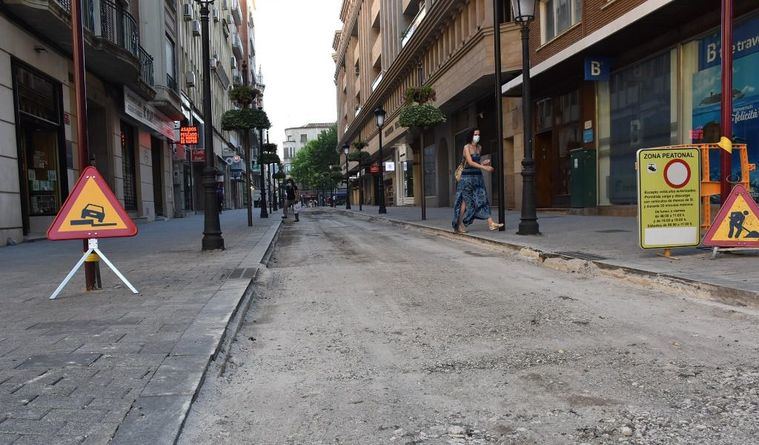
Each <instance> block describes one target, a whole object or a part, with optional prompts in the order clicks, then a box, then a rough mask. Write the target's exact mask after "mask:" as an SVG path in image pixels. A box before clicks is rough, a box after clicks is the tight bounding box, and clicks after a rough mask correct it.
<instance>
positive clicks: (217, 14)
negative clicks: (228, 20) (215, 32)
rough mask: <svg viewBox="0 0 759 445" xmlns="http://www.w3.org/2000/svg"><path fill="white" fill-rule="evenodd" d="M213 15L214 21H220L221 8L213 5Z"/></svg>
mask: <svg viewBox="0 0 759 445" xmlns="http://www.w3.org/2000/svg"><path fill="white" fill-rule="evenodd" d="M211 16H212V17H213V21H214V22H218V21H219V16H220V14H219V9H218V8H217V7H216V6H214V7H213V10H212V11H211Z"/></svg>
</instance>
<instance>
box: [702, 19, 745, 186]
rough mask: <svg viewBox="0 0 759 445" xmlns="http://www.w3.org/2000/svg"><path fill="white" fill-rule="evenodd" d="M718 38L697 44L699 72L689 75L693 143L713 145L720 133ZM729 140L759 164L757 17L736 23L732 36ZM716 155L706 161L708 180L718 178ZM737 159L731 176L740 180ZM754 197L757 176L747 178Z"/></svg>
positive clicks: (719, 44) (713, 36)
mask: <svg viewBox="0 0 759 445" xmlns="http://www.w3.org/2000/svg"><path fill="white" fill-rule="evenodd" d="M720 48H721V43H720V35H719V33H716V32H715V33H714V34H712V35H710V36H708V37H706V38H704V39H702V40H701V41H700V42H699V60H698V66H699V71H698V72H696V73H695V74H694V75H693V91H692V94H693V100H692V103H693V110H692V113H693V114H692V116H693V128H692V131H691V139H692V142H693V143H705V142H714V141H718V140H719V139H720V136H723V133H722V131H721V128H720V125H721V106H722V104H721V102H722V87H721V84H722V67H721V62H722V58H721V56H720ZM733 52H734V58H735V60H734V62H733V65H734V67H733V73H734V74H733V140H736V139H738V140H741V141H742V142H745V143H746V144H747V146H748V157H749V162H750V163H756V162H759V77H757V70H756V67H757V66H759V17H757V18H753V19H751V20H746V21H743V22H739V23H736V26H735V30H734V33H733ZM718 156H719V155H718V154H716V153H715V154H714V157H713V158H712V159H711V161H710V163H709V164H710V166H711V171H710V172H709V175H710V177H712V178H719V175H720V163H719V160H718ZM740 168H741V167H740V162H739V159H738V156H733V176H735V177H740V176H741V172H740ZM749 192H752V193H753V195H754V196H757V195H759V176H758V175H751V188H750V190H749Z"/></svg>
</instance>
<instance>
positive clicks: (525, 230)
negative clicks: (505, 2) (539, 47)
mask: <svg viewBox="0 0 759 445" xmlns="http://www.w3.org/2000/svg"><path fill="white" fill-rule="evenodd" d="M535 3H536V0H511V8H512V10H513V13H514V21H515V22H517V23H519V24H520V25H521V27H522V30H521V31H522V122H523V125H524V131H523V133H524V159H522V211H521V215H520V221H519V230H518V231H517V234H519V235H539V234H540V226H539V225H538V215H537V210H536V202H535V159H534V158H533V147H532V144H533V140H532V139H533V135H532V133H533V131H532V127H533V124H532V98H531V97H530V22H532V21H533V20H534V19H535Z"/></svg>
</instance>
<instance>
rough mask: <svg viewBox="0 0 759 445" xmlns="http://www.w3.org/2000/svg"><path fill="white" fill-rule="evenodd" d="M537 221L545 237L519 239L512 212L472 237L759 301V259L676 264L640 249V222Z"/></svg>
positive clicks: (442, 221) (414, 216)
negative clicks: (498, 227)
mask: <svg viewBox="0 0 759 445" xmlns="http://www.w3.org/2000/svg"><path fill="white" fill-rule="evenodd" d="M343 211H345V210H343ZM352 211H353V212H354V213H355V214H358V213H363V214H364V215H365V216H371V217H379V216H383V215H378V213H377V207H373V206H364V210H363V212H359V211H358V206H354V207H353V209H352ZM452 215H453V211H452V209H450V208H428V209H427V220H426V221H422V220H421V209H420V208H419V207H389V208H388V209H387V214H386V215H384V216H385V217H386V218H388V219H390V220H395V221H398V222H407V223H412V224H418V225H422V226H424V227H427V228H432V229H436V230H442V231H447V232H451V231H452V228H451V218H452ZM497 217H498V216H497V214H496V215H495V218H496V219H497ZM538 222H539V223H540V231H541V232H542V234H541V235H540V236H520V235H517V234H516V231H517V228H518V225H519V213H518V212H508V213H507V215H506V231H505V232H491V231H489V230H488V228H487V224H486V223H485V222H484V221H475V223H474V224H472V225H471V226H470V227H469V228H468V229H467V230H469V234H468V235H469V236H472V237H476V238H481V239H485V240H492V241H497V242H499V243H504V244H505V245H507V246H508V247H512V248H514V249H519V248H523V247H524V248H529V249H533V250H536V251H539V252H541V253H543V254H545V255H548V256H551V255H559V256H561V257H565V258H579V259H583V260H588V261H592V262H593V263H595V264H596V265H598V266H599V267H604V268H624V269H626V270H627V271H630V272H633V273H638V274H645V275H648V276H655V277H665V278H673V279H676V280H680V281H682V282H685V283H688V284H690V285H692V286H696V287H709V288H712V289H711V290H712V291H716V292H718V293H720V292H722V293H723V294H727V293H731V294H736V295H735V296H736V297H738V298H739V300H745V299H749V300H753V299H757V300H756V301H757V302H759V274H757V273H756V270H757V267H759V257H758V256H757V255H753V254H741V255H737V254H736V255H733V254H721V255H720V256H719V257H718V258H717V259H716V260H712V259H710V258H711V251H710V250H704V249H696V248H689V249H674V250H673V255H674V256H676V257H677V258H679V259H677V260H675V259H665V258H663V257H661V256H658V255H657V253H661V251H644V250H642V249H641V248H640V247H639V245H638V226H637V221H636V218H625V217H611V216H577V215H567V214H564V213H559V212H542V213H539V214H538ZM702 285H706V286H702ZM725 297H727V295H725Z"/></svg>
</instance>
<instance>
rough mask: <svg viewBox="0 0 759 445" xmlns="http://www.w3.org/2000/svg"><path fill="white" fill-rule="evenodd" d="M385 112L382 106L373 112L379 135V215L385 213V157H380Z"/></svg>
mask: <svg viewBox="0 0 759 445" xmlns="http://www.w3.org/2000/svg"><path fill="white" fill-rule="evenodd" d="M385 116H386V113H385V110H384V108H382V106H379V107H377V108H376V109H375V110H374V118H375V119H376V120H377V129H378V130H379V131H378V134H379V184H378V185H377V193H378V194H379V213H381V214H384V213H387V208H385V157H384V156H383V155H382V127H384V126H385Z"/></svg>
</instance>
